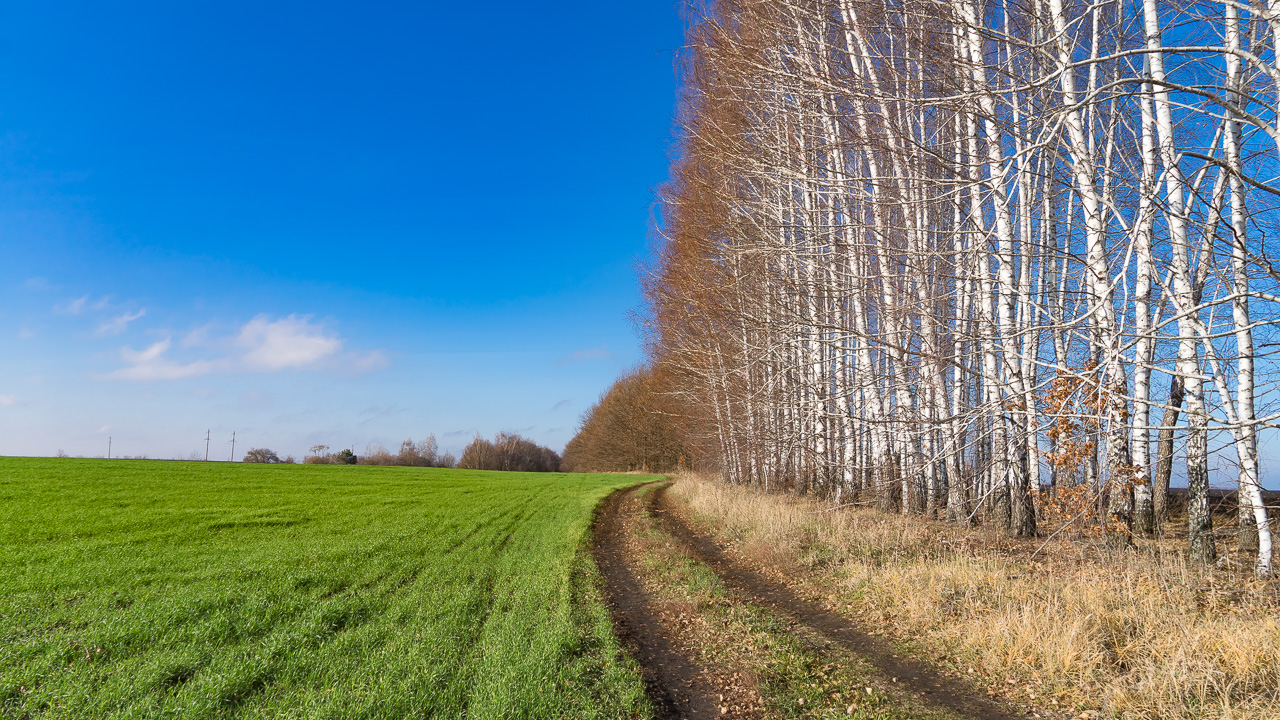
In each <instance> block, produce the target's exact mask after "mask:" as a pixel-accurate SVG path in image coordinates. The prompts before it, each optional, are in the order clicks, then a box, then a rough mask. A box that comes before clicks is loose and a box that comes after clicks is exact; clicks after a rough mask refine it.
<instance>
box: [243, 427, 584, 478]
mask: <svg viewBox="0 0 1280 720" xmlns="http://www.w3.org/2000/svg"><path fill="white" fill-rule="evenodd" d="M244 462H248V463H254V462H256V463H292V462H294V460H293V458H292V457H288V458H285V459H281V458H280V456H279V455H277V454H276V453H275V452H274V451H272V450H269V449H267V448H253V449H252V450H250V451H248V452H247V453H245V456H244ZM302 462H303V463H305V464H307V465H400V466H404V467H438V468H451V467H457V468H465V469H468V470H511V471H516V472H556V471H558V470H559V469H560V456H559V455H557V454H556V453H555V451H553V450H551V449H550V448H545V447H543V446H541V445H538V444H537V443H535V442H533V441H532V440H529V439H528V438H524V437H521V436H519V435H517V434H515V433H505V432H500V433H498V434H497V435H495V436H494V438H493V439H492V440H486V439H484V438H482V437H480V436H479V435H478V434H477V435H476V437H475V439H474V440H472V441H471V444H470V445H467V447H466V448H465V449H464V450H463V451H462V458H461V459H459V458H455V457H454V456H453V454H452V453H447V452H446V453H442V452H440V444H439V443H438V442H436V436H435V435H428V436H427V439H425V440H422V441H420V442H416V443H415V442H414V441H413V438H409V439H408V440H405V441H404V442H402V443H400V449H399V451H397V452H391V451H390V450H388V449H387V448H386V447H384V446H383V445H382V443H374V444H372V445H366V446H365V448H364V454H363V455H356V454H355V453H354V452H352V451H351V450H350V449H342V450H338V451H336V452H335V451H332V450H330V448H329V446H328V445H313V446H312V447H311V449H310V451H309V452H308V454H307V456H306V457H305V458H303V460H302Z"/></svg>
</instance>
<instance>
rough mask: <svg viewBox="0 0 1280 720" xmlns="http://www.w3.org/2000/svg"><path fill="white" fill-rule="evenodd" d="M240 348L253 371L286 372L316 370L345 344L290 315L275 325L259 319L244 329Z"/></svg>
mask: <svg viewBox="0 0 1280 720" xmlns="http://www.w3.org/2000/svg"><path fill="white" fill-rule="evenodd" d="M236 345H238V346H240V347H242V348H244V349H245V352H244V355H243V357H242V360H243V362H244V364H245V366H246V367H247V368H249V369H251V370H267V371H270V370H284V369H287V368H302V367H308V366H313V365H315V364H316V363H319V362H320V361H322V360H324V359H326V358H328V357H331V356H333V355H335V354H336V353H337V352H338V351H339V350H341V349H342V340H340V339H338V338H337V337H334V335H333V334H332V333H331V332H329V331H327V330H326V329H325V328H324V327H321V326H318V325H313V324H312V323H311V322H310V320H309V319H308V318H305V317H298V316H297V315H290V316H289V317H285V318H281V319H279V320H276V321H274V322H272V321H270V320H268V319H267V316H266V315H259V316H257V317H255V318H254V319H252V320H250V321H249V322H248V323H247V324H245V326H244V327H243V328H241V329H240V335H239V337H237V338H236Z"/></svg>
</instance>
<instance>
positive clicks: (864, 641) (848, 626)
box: [594, 486, 1025, 720]
mask: <svg viewBox="0 0 1280 720" xmlns="http://www.w3.org/2000/svg"><path fill="white" fill-rule="evenodd" d="M637 490H638V489H637V488H630V489H627V490H621V491H619V492H617V493H614V494H613V495H611V496H610V497H609V498H608V499H606V500H605V502H604V505H603V506H602V508H601V509H600V511H599V513H598V515H597V520H596V525H595V548H594V552H595V559H596V562H597V564H598V565H599V567H600V570H601V573H602V574H603V576H604V580H605V584H606V587H605V595H606V599H607V601H608V602H609V605H610V609H611V611H612V612H613V618H614V625H615V629H616V631H617V632H618V634H619V636H620V637H621V638H622V640H623V642H624V644H625V645H626V646H627V647H628V649H629V650H630V652H631V653H632V655H633V657H634V658H635V659H636V661H637V662H639V664H640V665H641V667H642V669H643V672H644V675H645V680H646V683H647V685H648V689H649V695H650V698H651V699H652V701H653V703H654V705H655V708H656V709H657V712H658V716H659V717H660V718H663V719H664V720H665V719H666V718H689V719H691V720H701V719H702V718H716V717H720V711H719V709H718V707H717V703H716V702H715V697H716V696H715V695H714V691H713V689H712V688H713V687H714V683H713V682H712V681H711V678H710V675H712V674H714V673H713V672H708V669H707V668H702V667H699V666H698V664H697V663H696V662H695V661H694V660H693V659H692V656H691V654H690V653H687V652H685V651H682V650H681V648H680V643H679V642H678V641H677V638H674V637H673V635H672V629H671V628H669V627H667V626H666V625H665V623H663V622H662V620H661V615H660V613H659V612H658V610H657V608H656V606H655V603H654V601H653V599H652V598H651V597H650V596H649V595H648V593H647V591H646V590H645V588H644V585H643V583H642V582H641V581H640V579H639V578H640V572H641V571H640V568H641V563H640V558H639V557H637V554H638V549H637V548H636V547H635V543H633V542H632V541H631V540H630V535H629V531H628V527H630V525H629V523H636V522H642V521H644V519H645V515H646V511H647V514H648V515H650V516H654V517H656V518H658V521H657V524H658V526H659V527H660V528H661V529H662V530H664V531H665V532H666V533H667V534H668V535H669V536H670V537H671V538H673V539H674V541H676V542H678V543H679V544H680V545H681V546H682V548H683V549H684V550H685V552H687V553H688V554H689V555H690V556H691V557H693V558H694V559H696V560H698V561H700V562H701V563H703V564H704V565H706V566H707V567H708V568H710V569H711V570H712V571H713V572H715V573H716V574H717V575H718V576H719V577H720V579H721V581H722V582H723V583H724V585H725V586H726V587H727V588H729V589H730V590H731V591H732V592H734V593H736V594H737V595H738V596H740V597H741V598H742V599H743V600H745V601H746V602H749V603H752V604H754V605H757V606H759V607H763V608H767V609H769V610H770V611H773V612H776V613H778V614H780V615H783V616H785V617H788V618H790V619H791V620H793V621H794V622H796V623H798V624H801V625H804V626H807V627H808V628H809V629H811V630H812V631H814V632H816V633H817V634H818V635H820V636H821V637H823V638H826V639H827V640H829V641H830V642H831V643H833V644H836V645H839V646H840V647H842V648H844V649H845V650H847V651H850V652H852V653H855V654H856V655H858V656H860V657H862V658H864V659H866V660H867V661H869V662H870V663H871V664H872V665H874V666H875V667H876V668H877V669H878V670H879V672H880V673H882V674H883V675H884V677H885V678H886V679H888V680H890V681H891V682H892V683H893V687H894V688H895V690H898V691H900V692H905V693H910V694H913V695H915V696H916V700H917V702H918V704H920V705H922V706H926V707H933V708H938V709H943V708H945V709H946V710H948V711H950V713H951V714H953V715H955V716H958V717H962V718H973V719H974V720H979V719H981V720H1014V719H1015V718H1021V717H1025V715H1024V714H1023V713H1022V712H1021V711H1018V710H1013V709H1010V708H1007V707H1005V706H1002V705H999V704H997V703H995V702H993V701H992V700H990V699H988V698H987V697H986V696H984V695H983V694H981V693H980V692H979V691H978V690H976V689H974V688H973V687H971V686H969V685H968V684H966V683H965V682H963V681H962V680H960V679H956V678H952V677H949V676H947V675H945V674H943V673H941V672H939V671H938V670H936V669H934V668H932V667H930V666H928V665H927V664H925V663H922V662H920V661H919V660H916V659H914V658H910V657H906V656H904V655H901V654H899V653H897V652H895V650H894V648H893V647H892V646H891V645H890V644H889V643H888V642H886V641H885V640H882V639H880V638H878V637H876V636H874V635H872V634H871V633H870V632H868V629H867V628H864V627H860V626H858V625H857V624H856V623H855V622H854V621H853V620H851V619H850V618H848V617H845V616H843V615H840V614H838V613H836V612H833V611H830V610H827V609H826V608H824V607H822V606H821V605H820V604H818V603H816V602H814V601H811V600H809V599H806V598H804V597H801V596H800V595H799V594H797V593H796V592H795V591H794V590H792V589H791V588H789V587H787V586H786V585H783V584H782V583H780V582H777V581H774V580H772V579H770V578H768V577H766V576H765V575H763V574H761V573H759V572H757V571H755V570H753V569H751V568H749V567H746V566H745V565H744V564H743V563H742V562H740V561H738V560H736V559H734V558H733V557H731V556H730V555H729V554H728V553H726V552H725V551H724V550H723V549H722V548H721V547H719V546H718V545H717V543H716V542H715V541H714V540H713V539H712V538H711V537H708V536H707V535H705V534H702V533H700V532H698V531H696V530H695V529H694V528H693V527H692V526H691V525H690V523H689V522H688V520H687V519H686V518H685V517H684V515H683V514H682V512H681V510H680V508H679V507H677V505H676V504H675V503H674V502H673V501H671V500H670V499H669V498H668V497H667V496H666V488H665V486H658V487H656V488H651V489H650V490H649V491H647V492H645V493H643V495H644V497H643V499H642V498H641V497H640V495H639V494H638V492H637Z"/></svg>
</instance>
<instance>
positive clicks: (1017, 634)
mask: <svg viewBox="0 0 1280 720" xmlns="http://www.w3.org/2000/svg"><path fill="white" fill-rule="evenodd" d="M671 492H672V494H673V495H674V496H675V497H677V498H679V499H681V500H682V501H684V502H685V503H687V504H688V505H689V506H690V508H691V509H692V510H693V511H694V515H695V517H696V518H698V519H699V520H701V521H704V522H706V523H707V524H708V525H709V526H710V527H712V528H714V530H715V532H717V533H718V534H719V535H721V536H722V537H724V538H726V539H728V540H730V541H732V542H733V543H734V544H735V546H736V548H737V550H739V551H740V552H741V553H742V554H743V555H744V556H746V557H747V558H750V559H752V560H755V561H758V562H759V563H760V564H762V565H763V566H765V567H767V568H769V569H770V570H771V572H773V573H774V574H775V575H777V576H790V577H788V578H787V579H788V580H790V581H793V584H796V585H799V586H801V587H802V588H803V589H805V590H807V591H808V592H810V593H811V594H813V595H816V596H821V597H823V598H825V599H826V600H827V601H828V602H830V603H831V604H832V605H836V606H839V607H842V608H844V609H845V610H846V611H848V612H852V613H854V614H856V615H859V616H860V617H862V618H864V619H865V620H867V621H868V622H869V623H870V624H874V625H880V626H882V627H884V628H885V629H886V630H887V631H888V632H889V634H890V635H892V636H896V637H898V638H900V639H902V638H910V639H911V645H912V646H913V647H915V648H916V649H917V650H919V651H920V652H922V653H927V654H929V655H931V656H933V657H943V658H945V659H946V660H947V661H948V662H950V663H951V664H953V665H954V666H955V667H956V668H957V669H958V670H959V671H961V672H963V673H966V674H971V675H973V676H976V677H978V678H984V679H986V681H987V682H988V683H990V684H992V685H993V686H997V685H998V686H999V690H998V692H999V694H1002V695H1009V696H1013V697H1015V698H1017V699H1020V700H1030V699H1034V700H1035V701H1036V704H1037V705H1041V706H1042V707H1043V703H1045V700H1046V698H1047V699H1049V701H1050V702H1053V701H1056V706H1057V707H1061V708H1064V709H1067V708H1076V709H1080V708H1096V709H1100V710H1102V711H1103V712H1104V713H1106V714H1109V715H1112V716H1115V717H1123V718H1134V719H1138V718H1142V719H1147V718H1151V719H1155V718H1165V719H1181V718H1186V719H1188V720H1190V719H1191V718H1197V719H1199V718H1221V719H1223V720H1226V719H1227V718H1231V719H1233V720H1235V719H1239V720H1244V719H1246V718H1248V719H1249V720H1257V719H1270V718H1280V622H1278V621H1277V609H1276V605H1277V603H1276V601H1277V593H1276V586H1275V585H1274V584H1271V585H1267V584H1263V583H1258V582H1251V581H1249V580H1248V579H1247V578H1245V577H1244V576H1243V575H1242V574H1240V573H1228V572H1222V571H1212V570H1202V569H1198V568H1194V567H1191V566H1189V565H1188V564H1187V563H1186V562H1184V561H1183V560H1182V558H1181V556H1180V555H1179V554H1178V553H1177V552H1175V551H1173V550H1172V549H1171V548H1162V547H1161V545H1159V544H1158V543H1150V544H1146V545H1144V546H1143V547H1142V548H1140V550H1139V551H1138V552H1125V553H1114V554H1111V553H1106V552H1104V551H1102V550H1100V548H1098V547H1097V546H1095V545H1091V544H1086V543H1082V542H1079V541H1066V540H1063V541H1057V540H1055V541H1054V542H1051V543H1049V544H1048V545H1047V546H1046V547H1045V548H1044V550H1043V551H1042V552H1041V553H1040V554H1039V555H1036V556H1035V557H1034V558H1032V554H1033V551H1034V550H1035V549H1036V548H1037V547H1039V543H1034V544H1029V543H1025V542H1022V543H1019V542H1014V541H1011V540H1008V539H1006V538H1002V537H1000V536H998V535H995V534H993V533H990V532H985V531H981V530H974V531H962V530H959V529H956V528H953V527H951V526H948V525H946V524H944V523H940V522H931V521H924V520H921V519H919V518H902V517H898V516H890V515H884V514H882V513H878V512H875V511H872V510H863V509H849V508H846V509H840V510H836V511H830V509H829V508H828V506H826V505H823V504H822V503H820V502H818V501H815V500H801V499H795V498H791V497H786V496H779V495H772V494H764V493H760V492H756V491H752V490H749V489H744V488H738V487H732V486H727V485H724V484H721V483H716V482H710V481H707V480H703V479H699V478H697V477H693V476H684V477H681V478H680V479H679V480H678V481H677V482H676V484H675V485H674V486H673V488H672V491H671ZM797 565H799V566H801V567H803V568H804V571H803V572H801V573H796V572H795V568H796V566H797Z"/></svg>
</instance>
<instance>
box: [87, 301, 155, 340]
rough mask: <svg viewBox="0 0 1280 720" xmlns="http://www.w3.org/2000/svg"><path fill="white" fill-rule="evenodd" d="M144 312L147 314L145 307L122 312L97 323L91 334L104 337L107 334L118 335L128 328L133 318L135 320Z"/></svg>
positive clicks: (143, 314)
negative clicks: (131, 311) (135, 310)
mask: <svg viewBox="0 0 1280 720" xmlns="http://www.w3.org/2000/svg"><path fill="white" fill-rule="evenodd" d="M146 314H147V309H146V308H142V309H141V310H139V311H138V312H134V313H124V314H123V315H117V316H116V317H113V318H111V319H110V320H108V321H106V322H104V323H102V324H101V325H99V326H98V329H96V330H94V331H93V334H94V335H97V336H98V337H105V336H107V335H119V334H120V333H122V332H124V331H125V330H126V329H128V327H129V323H131V322H133V321H134V320H137V319H138V318H140V317H143V316H145V315H146Z"/></svg>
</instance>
